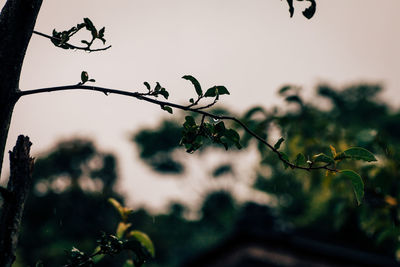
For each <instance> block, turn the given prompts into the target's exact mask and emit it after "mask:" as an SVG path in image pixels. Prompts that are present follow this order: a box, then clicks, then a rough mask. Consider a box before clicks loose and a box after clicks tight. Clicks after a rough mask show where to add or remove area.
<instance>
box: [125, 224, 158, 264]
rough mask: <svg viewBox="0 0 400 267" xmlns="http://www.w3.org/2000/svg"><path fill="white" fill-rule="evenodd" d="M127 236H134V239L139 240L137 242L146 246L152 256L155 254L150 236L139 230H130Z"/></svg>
mask: <svg viewBox="0 0 400 267" xmlns="http://www.w3.org/2000/svg"><path fill="white" fill-rule="evenodd" d="M128 237H129V238H134V239H135V240H137V241H139V243H140V244H141V245H142V246H143V247H144V248H146V250H147V252H148V253H149V254H150V255H151V257H153V258H154V256H155V249H154V245H153V242H152V241H151V239H150V237H149V236H148V235H146V234H145V233H143V232H140V231H131V232H130V233H129V235H128Z"/></svg>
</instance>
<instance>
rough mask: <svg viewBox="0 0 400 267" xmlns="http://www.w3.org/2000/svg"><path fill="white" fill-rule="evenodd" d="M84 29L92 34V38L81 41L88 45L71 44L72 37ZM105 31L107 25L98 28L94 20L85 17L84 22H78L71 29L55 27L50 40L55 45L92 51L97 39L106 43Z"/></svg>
mask: <svg viewBox="0 0 400 267" xmlns="http://www.w3.org/2000/svg"><path fill="white" fill-rule="evenodd" d="M82 29H86V30H87V31H89V32H90V34H91V39H88V40H81V43H82V44H84V45H86V46H84V47H78V46H75V45H72V44H70V43H69V41H70V39H71V37H72V36H74V35H75V34H76V33H78V32H79V31H80V30H82ZM104 32H105V27H102V28H101V29H100V30H97V29H96V27H95V26H94V24H93V22H92V21H91V20H90V19H89V18H84V19H83V23H78V24H77V25H76V26H73V27H71V28H70V29H69V30H65V31H60V32H59V31H57V30H56V29H53V32H52V36H51V38H50V40H51V42H52V43H53V44H54V45H55V46H57V47H60V48H63V49H80V50H86V51H89V52H90V51H95V50H93V49H92V45H93V43H94V41H95V40H100V41H101V42H102V43H103V45H105V43H106V39H105V38H104ZM103 50H104V49H103Z"/></svg>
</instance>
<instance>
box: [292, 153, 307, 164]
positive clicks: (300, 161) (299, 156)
mask: <svg viewBox="0 0 400 267" xmlns="http://www.w3.org/2000/svg"><path fill="white" fill-rule="evenodd" d="M306 163H307V160H306V157H305V156H304V155H303V153H299V154H297V156H296V160H295V161H294V165H296V166H303V165H306Z"/></svg>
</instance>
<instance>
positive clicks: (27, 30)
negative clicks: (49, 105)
mask: <svg viewBox="0 0 400 267" xmlns="http://www.w3.org/2000/svg"><path fill="white" fill-rule="evenodd" d="M41 4H42V0H8V1H7V2H6V4H5V5H4V7H3V9H2V10H1V13H0V38H1V41H0V174H1V168H2V165H3V157H4V150H5V145H6V141H7V135H8V130H9V127H10V122H11V115H12V112H13V108H14V105H15V102H16V101H17V99H16V95H15V93H16V92H17V91H18V90H19V77H20V74H21V68H22V63H23V60H24V57H25V52H26V49H27V47H28V44H29V41H30V39H31V36H32V32H33V28H34V26H35V22H36V18H37V15H38V13H39V10H40V6H41Z"/></svg>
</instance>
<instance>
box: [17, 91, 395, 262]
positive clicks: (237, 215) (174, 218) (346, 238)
mask: <svg viewBox="0 0 400 267" xmlns="http://www.w3.org/2000/svg"><path fill="white" fill-rule="evenodd" d="M380 90H381V88H380V87H379V86H372V85H357V86H352V87H349V88H346V89H344V90H341V91H338V90H334V89H332V88H330V87H329V86H325V85H324V86H319V87H318V90H317V94H318V96H317V97H318V98H316V99H317V101H316V100H315V99H314V100H313V101H312V102H311V103H310V102H307V101H306V100H305V99H303V97H302V96H301V90H300V88H296V87H293V86H286V87H284V88H282V89H281V90H280V91H279V94H280V95H281V96H282V97H284V98H285V99H286V100H287V102H288V105H287V106H285V107H284V109H283V108H271V109H268V110H267V109H264V108H263V107H254V108H252V109H250V110H248V111H246V112H245V113H244V114H243V115H242V116H240V119H241V120H242V121H243V122H245V123H246V125H248V127H249V128H250V129H251V130H253V131H254V132H256V133H257V134H259V135H260V136H262V137H263V138H266V139H267V140H269V141H270V142H271V143H276V141H278V139H279V137H280V136H283V137H284V139H285V141H284V142H281V144H279V145H280V150H281V151H283V152H285V153H286V154H287V155H288V157H289V158H290V160H292V161H294V160H295V159H296V155H298V153H303V155H304V159H298V162H302V163H304V161H306V160H309V159H310V157H312V155H315V154H316V153H319V152H321V151H322V152H323V153H325V154H326V155H332V154H333V153H334V150H335V149H334V148H336V149H337V151H344V150H346V149H347V148H349V147H353V146H357V147H364V148H366V149H368V150H370V151H372V152H373V153H374V154H375V155H376V156H377V158H378V160H379V161H378V163H376V164H368V163H363V162H359V161H357V162H356V161H348V160H347V159H343V160H342V161H343V162H342V163H341V164H343V165H344V166H345V167H346V168H350V169H357V170H360V174H361V176H362V178H363V180H364V183H365V196H364V202H363V204H362V205H361V206H357V205H356V198H355V195H354V192H353V190H352V188H351V186H349V183H350V181H349V180H347V179H345V178H344V177H342V176H341V175H333V174H331V173H326V172H325V171H312V172H307V171H302V170H290V169H287V170H286V169H285V167H284V165H283V164H282V162H281V161H280V160H279V159H278V158H277V156H276V154H273V153H271V152H270V150H268V149H267V148H266V147H265V146H264V145H260V144H258V143H256V141H255V140H254V139H253V138H250V136H249V135H248V134H247V133H246V132H244V131H242V130H240V129H239V127H238V126H237V125H235V124H234V123H232V124H231V123H226V127H227V128H228V127H229V128H232V129H235V130H237V131H238V132H239V133H240V135H241V145H242V146H243V149H242V150H241V151H240V152H238V153H249V151H250V150H253V151H254V150H257V153H258V155H259V159H260V162H259V164H258V165H257V167H256V173H257V177H256V179H255V181H254V184H253V185H252V186H254V187H255V188H256V189H258V190H260V191H261V192H265V193H266V194H268V195H269V196H270V197H271V202H270V204H269V209H271V212H270V210H269V209H268V208H266V207H261V206H260V205H257V204H254V203H246V204H239V203H238V201H237V200H235V198H234V197H232V194H231V193H230V192H226V191H214V192H209V194H208V195H205V196H204V198H203V202H202V203H201V209H200V211H199V212H200V214H199V215H200V216H199V219H197V220H188V219H187V216H186V215H187V214H188V209H189V208H188V207H187V206H185V205H184V204H180V203H171V204H170V208H169V210H168V212H167V213H166V214H158V215H152V214H149V213H148V212H147V211H146V210H145V209H139V210H136V211H133V212H132V213H127V214H125V213H124V214H125V215H124V216H125V218H123V221H124V224H126V225H128V224H129V225H132V226H133V227H134V229H139V230H140V231H143V232H144V233H146V234H147V235H148V236H149V237H150V238H151V240H152V241H153V243H154V247H155V251H156V257H155V259H154V260H152V261H149V262H147V263H146V264H145V266H150V267H152V266H179V265H180V264H182V262H184V261H185V260H186V259H188V258H191V257H193V256H195V255H196V254H197V253H199V252H201V251H203V250H204V249H206V248H209V247H210V246H213V245H215V244H217V243H218V242H219V241H220V240H221V239H223V238H224V237H226V236H228V235H229V234H230V233H231V232H232V230H233V229H234V228H235V225H236V227H237V225H239V226H241V227H245V228H247V229H254V226H255V225H257V229H261V230H262V229H263V228H265V229H270V228H271V227H272V221H273V220H274V217H275V218H277V220H278V221H279V227H281V228H287V227H289V228H292V229H295V230H296V231H297V232H300V233H303V234H304V235H306V236H307V237H311V238H315V239H319V240H322V241H326V242H329V243H338V244H342V245H344V246H346V247H354V248H358V249H363V250H365V251H370V252H374V253H380V254H384V255H388V256H390V257H395V256H396V254H397V253H399V252H398V251H399V241H398V238H399V234H400V233H399V230H398V229H399V219H400V218H399V204H398V203H399V201H400V194H399V189H400V184H399V177H398V176H399V167H400V166H399V164H400V156H399V152H398V147H399V143H400V137H399V136H400V135H399V133H400V126H399V119H400V112H399V111H395V110H393V109H391V108H389V106H388V105H387V104H386V103H382V102H380V101H378V100H377V99H378V98H377V95H378V93H379V92H380ZM321 103H322V104H321ZM214 112H215V113H217V114H226V113H227V112H228V111H226V110H222V109H220V110H216V109H214ZM190 115H191V116H192V117H193V119H194V120H196V121H197V123H196V124H197V125H198V123H199V122H200V121H201V116H196V115H195V114H190ZM181 120H183V119H181ZM207 123H214V124H218V123H219V122H218V121H212V120H210V121H207ZM180 125H181V124H180V123H177V122H176V121H172V120H167V121H163V122H162V123H161V124H160V125H159V126H158V127H157V128H155V129H143V130H141V131H139V132H136V133H135V134H134V135H133V137H132V141H134V142H135V143H137V145H138V146H139V153H140V155H139V156H140V158H141V159H142V160H144V162H146V163H147V164H148V165H149V166H150V167H152V168H153V169H154V170H155V171H157V172H158V173H184V172H185V171H186V167H187V166H186V165H187V164H188V162H187V161H186V157H180V155H179V150H183V149H182V147H180V146H179V141H180V139H181V137H182V128H181V126H180ZM330 145H331V146H332V147H331V148H330V147H329V146H330ZM216 149H224V147H223V146H216V145H214V144H213V143H212V142H211V141H210V142H208V143H207V146H202V147H201V148H200V151H199V153H200V154H201V153H203V152H204V151H206V150H216ZM236 164H237V163H236V162H234V161H233V162H226V161H225V162H223V163H222V165H218V166H216V167H215V166H214V167H213V168H212V171H211V172H207V171H206V170H204V171H206V172H207V173H206V175H209V177H210V179H222V176H224V175H231V174H233V173H235V170H236ZM200 165H201V164H200ZM116 169H117V165H116V161H115V158H114V157H113V156H112V155H110V154H105V153H101V152H99V151H98V150H97V149H96V147H95V146H94V145H93V143H91V142H90V141H87V140H72V141H66V142H62V143H60V144H59V145H58V146H57V147H56V148H55V149H54V150H53V151H51V152H49V153H47V154H45V155H43V156H42V157H40V158H38V159H37V161H36V166H35V172H34V177H35V178H34V179H35V180H34V181H35V182H34V185H33V188H34V192H33V193H32V194H31V196H30V199H29V200H28V202H27V206H26V209H25V211H26V214H25V220H24V225H23V229H22V233H21V246H20V249H19V251H18V263H17V264H16V266H34V264H35V262H36V261H38V260H41V261H42V262H43V264H44V266H61V265H62V264H65V263H66V253H65V251H67V250H71V248H72V247H73V246H76V247H79V249H80V250H81V251H93V250H94V249H95V247H96V244H95V243H94V242H93V241H94V240H98V239H99V237H100V236H101V231H103V232H105V233H107V234H110V233H111V234H115V229H119V230H117V233H116V236H117V237H118V233H119V232H121V231H122V230H121V229H123V228H124V227H122V226H120V227H118V225H119V219H120V218H118V216H117V215H118V214H117V212H116V211H115V209H114V208H113V207H112V205H110V204H109V203H108V202H107V199H108V198H110V197H112V198H115V199H116V200H118V202H120V203H123V199H122V197H121V196H120V195H118V193H116V192H115V190H114V184H115V181H116V179H117V174H116ZM199 171H200V170H199ZM219 177H221V178H219ZM251 178H252V177H240V179H251ZM271 214H274V216H272V215H271ZM126 225H125V226H126ZM124 229H125V228H124ZM143 240H146V239H145V238H144V239H143ZM128 256H129V255H128V253H127V254H124V255H122V257H121V258H119V257H108V256H106V257H104V259H102V260H101V261H99V263H98V266H122V264H123V262H124V260H125V259H126V258H127V257H128Z"/></svg>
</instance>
